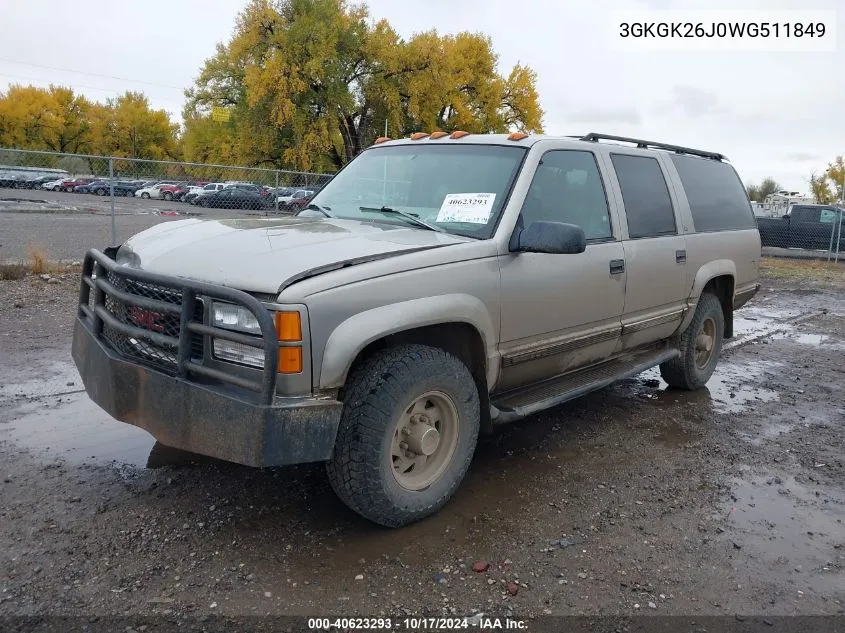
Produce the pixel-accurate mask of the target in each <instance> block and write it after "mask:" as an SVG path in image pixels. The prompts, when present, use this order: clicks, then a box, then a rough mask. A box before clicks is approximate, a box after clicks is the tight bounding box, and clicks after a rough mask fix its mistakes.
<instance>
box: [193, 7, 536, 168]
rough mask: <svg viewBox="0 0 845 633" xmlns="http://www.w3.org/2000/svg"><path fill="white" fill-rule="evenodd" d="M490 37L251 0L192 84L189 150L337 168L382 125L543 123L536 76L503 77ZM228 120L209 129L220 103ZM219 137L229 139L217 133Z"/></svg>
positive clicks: (346, 10)
mask: <svg viewBox="0 0 845 633" xmlns="http://www.w3.org/2000/svg"><path fill="white" fill-rule="evenodd" d="M497 64H498V59H497V56H496V55H495V53H494V51H493V48H492V43H491V41H490V39H489V38H488V37H486V36H484V35H480V34H472V33H460V34H457V35H448V36H440V35H438V34H437V33H436V32H435V31H429V32H425V33H420V34H417V35H415V36H414V37H412V38H411V39H409V40H407V41H406V40H403V39H402V38H400V37H399V36H398V34H397V33H396V32H395V31H394V30H393V29H392V27H391V26H390V25H389V24H388V23H387V22H386V21H384V20H381V21H379V22H376V23H375V24H371V23H370V21H369V15H368V11H367V9H366V7H365V6H359V5H350V4H348V3H347V2H345V1H344V0H253V1H252V2H251V3H250V4H249V5H248V6H247V8H246V9H245V10H244V11H243V13H242V14H241V15H240V16H239V18H238V22H237V25H236V28H235V34H234V36H233V37H232V39H231V41H230V42H229V43H228V44H226V45H220V46H218V49H217V52H216V54H215V55H214V56H213V57H212V58H211V59H209V60H207V61H206V63H205V65H204V67H203V69H202V71H201V73H200V76H199V77H198V79H197V82H196V84H195V86H194V87H192V88H191V89H189V90H188V91H187V92H186V96H187V99H188V102H187V106H186V109H185V113H184V114H185V128H186V129H185V149H186V156H187V157H188V158H189V159H191V160H196V159H197V158H199V157H200V156H216V157H222V156H229V157H232V158H234V159H235V160H236V161H237V162H245V163H248V164H252V165H268V166H270V165H273V166H290V167H295V168H298V169H307V170H310V169H320V170H322V169H326V168H339V167H341V166H343V165H344V164H345V163H346V162H348V161H349V160H351V159H352V158H354V157H355V156H356V155H357V154H358V153H359V152H360V151H361V150H362V149H364V148H365V147H367V146H368V145H369V144H370V143H372V141H373V140H374V139H375V138H376V137H377V136H379V135H380V134H382V133H383V130H384V127H385V124H386V125H387V127H388V129H389V134H390V135H391V136H394V137H396V136H404V135H407V134H409V133H411V132H413V131H418V130H421V129H424V130H427V131H433V130H435V129H440V130H446V131H449V130H454V129H465V130H467V131H469V132H479V133H482V132H504V131H508V130H524V131H537V132H539V131H542V116H543V112H542V110H541V108H540V106H539V103H538V101H539V100H538V96H537V92H536V88H535V84H536V75H535V73H534V72H533V71H532V70H531V69H530V68H527V67H524V66H521V65H518V66H516V67H514V68H513V69H512V70H511V71H510V73H509V74H507V75H505V76H502V75H499V73H498V71H497ZM215 106H217V107H226V108H228V109H229V110H230V120H229V121H228V122H226V123H216V125H217V129H219V130H220V134H219V136H218V135H215V134H211V133H209V127H208V126H209V125H210V122H211V123H215V122H213V121H211V119H210V112H211V109H212V108H213V107H215ZM218 138H219V141H218Z"/></svg>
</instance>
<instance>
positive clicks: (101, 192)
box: [94, 189, 106, 196]
mask: <svg viewBox="0 0 845 633" xmlns="http://www.w3.org/2000/svg"><path fill="white" fill-rule="evenodd" d="M94 193H96V194H97V195H98V196H104V195H106V190H105V189H97V191H95V192H94Z"/></svg>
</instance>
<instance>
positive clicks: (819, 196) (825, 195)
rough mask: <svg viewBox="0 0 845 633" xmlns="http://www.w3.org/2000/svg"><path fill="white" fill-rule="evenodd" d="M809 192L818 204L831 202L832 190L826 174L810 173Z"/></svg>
mask: <svg viewBox="0 0 845 633" xmlns="http://www.w3.org/2000/svg"><path fill="white" fill-rule="evenodd" d="M810 192H811V193H812V194H813V198H814V199H815V201H816V202H817V203H818V204H830V203H832V202H833V192H832V191H831V190H830V183H829V182H828V179H827V174H821V175H818V174H816V173H812V174H810Z"/></svg>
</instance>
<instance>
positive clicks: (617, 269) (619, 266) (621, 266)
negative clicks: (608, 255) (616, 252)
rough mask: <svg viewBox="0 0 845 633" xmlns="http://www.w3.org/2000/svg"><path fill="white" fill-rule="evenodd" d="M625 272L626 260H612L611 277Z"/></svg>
mask: <svg viewBox="0 0 845 633" xmlns="http://www.w3.org/2000/svg"><path fill="white" fill-rule="evenodd" d="M624 272H625V260H624V259H611V260H610V274H611V275H620V274H622V273H624Z"/></svg>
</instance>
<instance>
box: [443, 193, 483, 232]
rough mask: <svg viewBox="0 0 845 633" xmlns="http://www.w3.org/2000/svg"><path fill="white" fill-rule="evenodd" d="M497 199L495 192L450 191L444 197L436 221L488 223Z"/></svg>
mask: <svg viewBox="0 0 845 633" xmlns="http://www.w3.org/2000/svg"><path fill="white" fill-rule="evenodd" d="M495 200H496V194H495V193H450V194H448V195H447V196H446V197H445V198H444V199H443V204H442V205H440V211H439V212H438V213H437V219H436V220H435V221H436V222H467V223H469V224H487V221H488V220H489V219H490V214H491V213H492V212H493V202H494V201H495Z"/></svg>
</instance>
